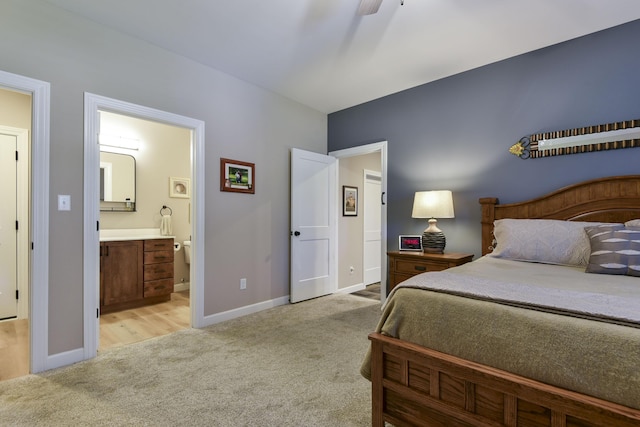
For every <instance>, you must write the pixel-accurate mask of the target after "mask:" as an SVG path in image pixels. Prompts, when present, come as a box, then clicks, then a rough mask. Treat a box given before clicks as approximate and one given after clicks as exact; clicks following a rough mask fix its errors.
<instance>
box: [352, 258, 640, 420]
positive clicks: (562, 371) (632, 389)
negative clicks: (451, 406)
mask: <svg viewBox="0 0 640 427" xmlns="http://www.w3.org/2000/svg"><path fill="white" fill-rule="evenodd" d="M447 273H448V274H447V275H442V276H443V277H447V280H450V279H451V277H448V276H451V275H455V276H456V277H457V278H458V279H459V281H460V282H465V281H468V282H473V281H475V283H476V284H482V285H483V286H489V282H491V280H497V281H498V283H500V286H498V288H501V287H502V288H504V286H503V285H504V284H505V283H509V282H512V283H514V289H516V288H517V287H518V285H525V286H526V287H531V286H533V287H537V288H547V289H548V293H549V294H553V293H554V292H557V289H563V290H564V291H568V292H569V294H568V295H572V294H571V293H576V292H578V293H584V294H586V295H592V296H593V295H595V296H594V297H589V298H586V300H588V301H589V304H588V305H589V306H590V310H591V311H593V312H595V313H591V314H594V315H595V317H594V318H585V317H589V316H591V314H589V315H585V313H584V307H583V306H581V304H582V303H579V304H577V305H576V307H571V304H568V305H569V307H562V306H564V305H567V304H566V302H567V301H568V302H569V303H570V302H571V300H572V298H565V299H564V302H562V301H560V300H562V298H551V300H550V301H549V302H550V304H548V305H549V306H550V307H549V310H547V309H545V308H544V307H543V306H544V305H545V304H546V303H541V302H540V301H538V302H536V303H535V304H534V305H533V306H531V307H528V308H526V307H524V306H519V305H518V304H514V303H513V302H511V301H506V300H505V301H502V303H496V302H494V301H490V300H488V299H487V295H485V294H491V293H492V292H493V291H489V290H487V291H486V292H484V291H483V292H480V294H483V295H479V296H474V297H470V296H469V295H467V296H463V295H462V292H466V290H461V289H458V290H457V291H456V292H453V293H448V292H446V291H443V290H442V289H438V290H426V289H424V286H425V284H424V283H425V278H424V277H421V276H429V275H432V276H433V277H437V276H438V274H435V273H425V274H423V275H419V276H416V277H414V278H412V279H409V280H407V281H405V282H403V284H402V286H400V287H398V288H397V289H394V292H393V293H392V294H391V295H390V296H389V298H388V300H387V303H386V304H385V306H384V309H383V313H382V318H381V320H380V322H379V324H378V327H377V329H376V330H377V332H381V333H383V334H385V335H388V336H392V337H396V338H400V339H402V340H405V341H410V342H414V343H417V344H420V345H422V346H425V347H428V348H432V349H435V350H438V351H441V352H444V353H448V354H452V355H455V356H458V357H462V358H464V359H468V360H472V361H475V362H478V363H482V364H485V365H488V366H493V367H495V368H498V369H502V370H505V371H508V372H513V373H516V374H519V375H522V376H524V377H528V378H533V379H536V380H539V381H542V382H544V383H547V384H552V385H556V386H559V387H563V388H566V389H569V390H574V391H578V392H580V393H584V394H587V395H592V396H595V397H599V398H602V399H605V400H609V401H612V402H617V403H620V404H623V405H626V406H630V407H633V408H636V409H640V369H639V367H640V328H637V327H634V326H636V325H634V321H633V319H629V317H634V316H633V314H634V313H633V312H634V307H636V310H635V314H638V313H640V304H639V303H638V302H640V279H638V278H630V277H620V276H603V275H594V274H587V273H584V272H583V270H582V269H577V268H568V267H561V266H554V265H543V264H531V263H523V262H517V261H506V260H500V259H494V258H488V257H484V258H481V259H480V260H478V261H474V262H472V263H469V264H466V265H465V266H461V267H456V268H454V269H450V270H447ZM477 278H479V279H477ZM430 281H431V279H427V280H426V282H430ZM560 283H562V284H560ZM564 291H563V292H564ZM544 293H545V292H544V291H543V292H542V294H544ZM603 295H610V298H607V297H603ZM536 298H538V297H536ZM574 299H575V300H576V302H579V301H578V300H579V298H574ZM597 300H599V301H600V303H601V306H600V307H599V308H598V307H594V306H593V304H592V303H593V302H594V301H597ZM621 301H627V302H625V309H624V313H623V314H622V315H620V316H617V315H616V314H615V310H613V312H612V308H615V306H616V304H619V303H620V302H621ZM556 302H559V303H558V304H556ZM525 304H530V303H529V302H525ZM536 305H538V307H536ZM583 305H584V304H583ZM596 305H597V304H596ZM564 309H566V310H567V312H566V313H565V314H561V312H562V310H564ZM602 313H606V316H604V317H605V318H611V319H600V318H599V317H601V315H602ZM630 313H631V316H629V314H630ZM616 317H618V319H616ZM620 318H621V319H622V321H623V323H627V324H626V325H624V324H619V323H618V321H619V320H620ZM603 320H605V321H603ZM369 372H370V360H369V355H367V357H366V358H365V360H364V362H363V364H362V368H361V373H362V375H363V376H365V377H366V378H369Z"/></svg>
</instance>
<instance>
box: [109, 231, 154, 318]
mask: <svg viewBox="0 0 640 427" xmlns="http://www.w3.org/2000/svg"><path fill="white" fill-rule="evenodd" d="M143 248H144V246H143V242H142V240H125V241H118V242H102V243H100V312H101V313H104V312H105V309H106V310H107V311H108V310H109V309H110V308H111V307H117V306H118V305H122V304H126V303H129V302H131V301H138V300H142V298H143V296H142V289H143V288H142V277H143V276H142V273H143V268H142V267H143V264H142V260H143V259H142V254H143Z"/></svg>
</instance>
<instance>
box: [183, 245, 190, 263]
mask: <svg viewBox="0 0 640 427" xmlns="http://www.w3.org/2000/svg"><path fill="white" fill-rule="evenodd" d="M182 246H184V262H186V263H187V264H191V240H185V241H184V242H182Z"/></svg>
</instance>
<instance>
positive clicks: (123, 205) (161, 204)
mask: <svg viewBox="0 0 640 427" xmlns="http://www.w3.org/2000/svg"><path fill="white" fill-rule="evenodd" d="M99 116H100V122H99V127H100V136H99V138H98V139H99V145H100V201H99V205H100V230H101V233H100V234H101V237H102V235H103V234H105V235H108V236H118V235H120V236H122V235H123V234H119V233H124V235H127V233H129V232H131V231H132V230H139V231H140V232H141V233H142V232H144V234H147V232H149V234H153V233H154V232H155V234H156V235H158V236H159V235H160V227H159V225H160V223H161V222H162V220H163V219H165V220H166V221H168V222H169V223H170V225H171V232H170V234H171V235H172V236H173V243H174V245H173V246H171V245H170V244H168V243H167V247H168V249H169V251H165V252H167V253H168V254H170V253H171V252H173V257H172V258H173V263H172V266H171V268H169V269H166V268H165V267H162V268H160V266H158V265H156V264H153V268H152V270H153V271H146V268H147V266H145V267H144V268H145V273H144V275H145V279H143V280H147V279H146V277H147V273H149V274H152V275H154V277H155V279H162V280H161V282H155V283H156V285H155V286H162V288H163V289H166V288H167V287H168V286H170V287H171V288H170V289H171V292H170V294H167V293H166V292H164V293H163V294H162V295H164V296H163V297H160V299H162V301H161V302H160V301H155V302H154V303H153V304H148V305H144V306H143V307H130V306H127V307H122V303H121V300H122V299H123V298H133V299H138V298H140V297H142V294H140V295H138V294H137V293H134V294H132V295H128V294H126V293H125V294H123V293H122V292H123V290H125V289H127V288H123V287H122V286H121V285H119V284H116V283H120V282H121V281H122V280H125V281H130V283H132V285H133V289H135V288H136V280H137V279H135V277H139V276H138V275H137V274H136V275H130V274H124V273H117V274H115V272H114V274H115V275H113V276H111V275H105V276H101V278H102V279H104V280H107V278H108V277H111V280H112V281H113V285H115V288H114V291H113V292H114V293H113V294H109V293H107V294H104V293H103V294H101V309H100V335H99V351H102V350H106V349H109V348H112V347H119V346H122V345H128V344H132V343H134V342H138V341H142V340H145V339H149V338H153V337H156V336H161V335H166V334H169V333H172V332H176V331H178V330H181V329H186V328H188V327H190V325H191V322H190V315H189V300H190V297H189V265H188V264H187V262H186V260H187V257H186V256H185V250H186V249H183V244H184V242H187V241H190V239H191V235H192V229H191V219H190V217H189V213H190V206H191V194H190V192H188V193H187V194H180V195H179V196H180V197H176V196H175V194H172V193H171V192H170V191H169V182H170V180H171V178H174V179H177V177H179V179H180V181H181V182H189V181H190V177H191V155H190V154H191V131H190V129H187V128H184V127H178V126H174V125H170V124H166V123H159V122H157V121H152V120H146V119H141V118H138V117H131V116H128V115H123V114H120V113H115V112H111V111H102V110H101V111H99ZM108 236H107V237H108ZM154 241H155V242H158V241H157V240H154ZM147 243H152V241H147V242H146V243H145V245H146V244H147ZM101 244H102V245H107V246H105V247H108V250H103V251H102V252H101V255H102V256H101V265H102V267H104V265H103V264H104V263H107V261H110V262H109V264H111V265H112V270H117V271H122V270H121V268H119V266H121V265H122V263H123V262H124V263H125V264H126V263H127V261H126V260H127V259H130V258H131V255H132V254H133V257H134V258H135V257H136V256H137V251H136V250H135V248H136V247H137V246H136V244H135V242H129V244H127V245H125V246H122V242H121V243H115V242H112V241H111V239H109V242H104V243H101ZM184 246H185V247H186V245H184ZM103 249H104V248H103ZM131 249H133V253H132V254H130V253H129V252H127V251H128V250H131ZM118 253H121V254H122V255H123V256H124V258H122V257H120V258H119V257H118ZM145 254H146V252H145ZM145 256H146V255H145ZM162 265H163V266H164V265H166V264H162ZM134 271H135V272H137V271H138V270H137V269H134ZM167 277H169V279H166V278H167ZM160 283H161V285H160ZM103 291H104V289H103ZM140 291H141V292H142V289H140ZM144 297H145V299H148V296H147V293H146V291H145V292H144ZM166 298H168V299H167V300H165V299H166ZM114 304H115V305H114ZM118 305H120V306H118Z"/></svg>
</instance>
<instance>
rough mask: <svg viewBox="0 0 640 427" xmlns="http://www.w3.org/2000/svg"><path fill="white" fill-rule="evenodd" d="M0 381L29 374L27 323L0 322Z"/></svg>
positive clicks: (19, 321) (14, 321) (20, 321)
mask: <svg viewBox="0 0 640 427" xmlns="http://www.w3.org/2000/svg"><path fill="white" fill-rule="evenodd" d="M0 355H1V356H0V381H2V380H8V379H10V378H16V377H21V376H23V375H26V374H28V373H29V321H28V320H27V319H20V320H5V321H2V322H0Z"/></svg>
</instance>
